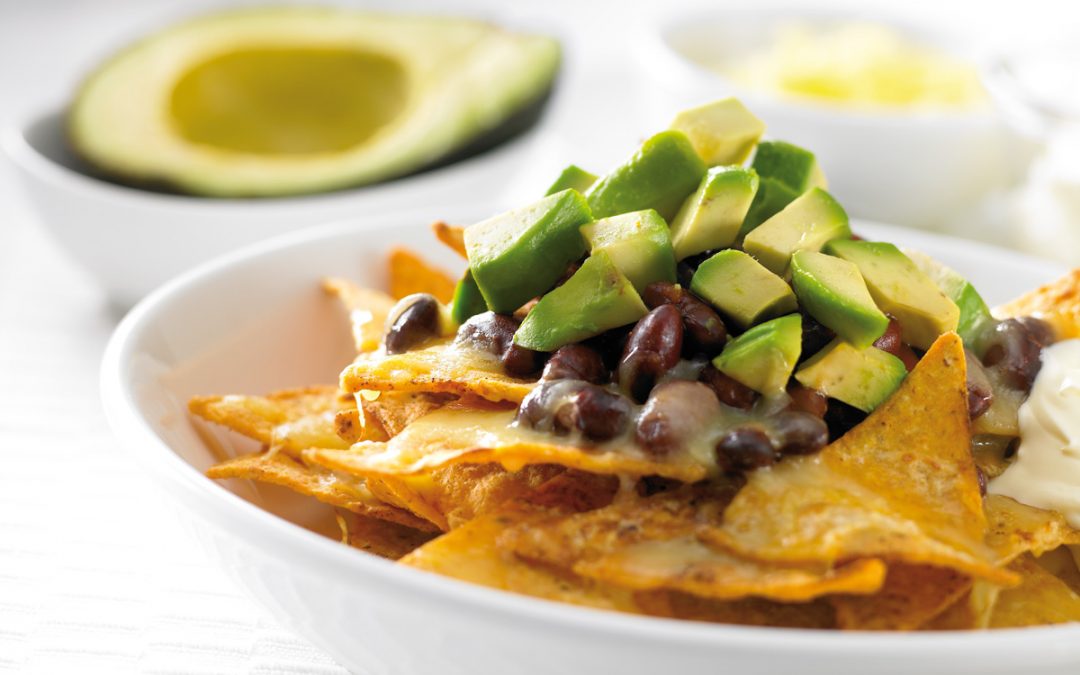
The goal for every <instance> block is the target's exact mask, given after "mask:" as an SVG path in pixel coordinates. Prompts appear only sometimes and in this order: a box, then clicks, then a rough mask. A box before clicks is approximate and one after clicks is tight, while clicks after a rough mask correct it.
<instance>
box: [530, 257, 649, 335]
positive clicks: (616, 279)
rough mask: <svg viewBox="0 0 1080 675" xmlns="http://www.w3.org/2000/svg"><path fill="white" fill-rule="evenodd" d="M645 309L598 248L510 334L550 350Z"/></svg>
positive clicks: (629, 319) (627, 320)
mask: <svg viewBox="0 0 1080 675" xmlns="http://www.w3.org/2000/svg"><path fill="white" fill-rule="evenodd" d="M646 313H648V310H647V309H646V308H645V303H643V302H642V301H641V297H640V296H638V294H637V291H635V290H634V286H633V284H631V283H630V280H629V279H627V278H626V276H625V275H624V274H623V273H622V272H620V271H619V268H618V267H616V266H615V263H613V262H612V261H611V258H610V257H609V256H608V254H607V253H605V252H604V251H598V252H597V253H595V254H593V255H591V256H589V258H588V259H587V260H586V261H585V262H584V263H583V264H582V265H581V268H580V269H578V271H577V272H574V275H573V276H572V277H570V278H569V279H567V280H566V283H564V284H563V285H562V286H559V287H558V288H556V289H554V290H552V291H551V292H550V293H547V294H546V295H544V297H542V298H540V302H538V303H536V306H534V307H533V308H532V310H531V311H530V312H529V314H528V316H526V317H525V320H524V321H523V322H521V325H520V326H519V327H518V329H517V332H516V333H514V342H516V343H517V344H519V345H521V346H522V347H527V348H528V349H535V350H537V351H541V352H552V351H555V350H556V349H558V348H559V347H562V346H563V345H568V344H570V343H573V342H580V341H581V340H584V339H586V338H590V337H593V336H594V335H599V334H600V333H603V332H604V331H607V330H611V329H612V328H618V327H619V326H625V325H626V324H628V323H634V322H635V321H637V320H638V319H640V318H641V317H643V316H645V314H646Z"/></svg>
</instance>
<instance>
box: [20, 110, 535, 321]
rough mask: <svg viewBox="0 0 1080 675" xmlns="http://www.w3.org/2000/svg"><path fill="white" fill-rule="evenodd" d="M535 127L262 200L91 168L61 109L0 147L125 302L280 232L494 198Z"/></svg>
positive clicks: (58, 234)
mask: <svg viewBox="0 0 1080 675" xmlns="http://www.w3.org/2000/svg"><path fill="white" fill-rule="evenodd" d="M541 134H542V132H541V131H540V129H539V128H534V129H532V130H530V131H528V132H526V133H524V134H523V135H521V136H518V137H516V138H514V139H512V140H510V141H508V142H506V143H503V144H501V145H499V146H497V147H495V148H493V149H491V150H489V151H487V152H484V153H482V154H479V155H476V156H474V157H471V158H468V159H465V160H463V161H460V162H455V163H453V164H450V165H448V166H445V167H442V168H438V169H433V170H430V171H426V172H423V173H419V174H415V175H412V176H408V177H405V178H400V179H397V180H393V181H388V182H386V183H382V184H378V185H372V186H368V187H360V188H355V189H351V190H343V191H340V192H333V193H327V194H321V195H311V196H304V197H288V198H267V199H211V198H203V197H193V196H185V195H176V194H164V193H158V192H152V191H147V190H141V189H136V188H131V187H127V186H124V185H119V184H115V183H111V182H107V181H105V180H101V179H99V178H96V177H93V176H91V175H88V173H87V172H85V169H84V164H83V163H82V162H81V161H80V160H79V159H78V158H77V157H75V156H74V155H73V154H72V152H71V150H70V149H69V148H68V145H67V143H66V133H65V130H64V123H63V116H62V115H61V114H58V113H49V114H43V115H40V116H38V117H36V118H33V119H31V120H30V121H28V122H27V123H26V124H24V125H23V126H21V127H12V128H9V129H7V130H5V131H4V132H3V134H2V136H0V148H2V150H3V151H4V153H6V154H7V156H8V157H9V159H10V160H11V162H12V164H13V165H14V168H15V170H16V175H17V176H18V178H19V179H20V181H21V183H22V185H23V188H24V190H25V192H26V194H27V196H28V197H29V201H30V203H31V204H32V205H33V206H34V208H35V209H36V210H37V213H38V216H39V220H40V221H41V223H42V224H43V225H45V227H47V228H48V229H49V230H50V231H51V232H52V234H53V237H54V238H55V240H56V241H57V242H58V243H59V244H60V246H61V247H62V248H63V249H64V250H65V251H66V252H67V253H68V255H69V256H70V257H71V258H72V259H73V260H75V261H76V262H77V263H78V264H80V265H81V266H82V267H83V268H85V269H86V270H87V271H89V272H90V274H91V275H92V276H93V277H95V278H96V279H97V280H98V281H99V282H100V283H101V285H102V286H103V287H104V289H105V291H106V293H107V294H108V296H109V298H110V299H111V301H112V302H113V304H115V305H116V306H117V307H119V308H121V309H126V308H128V307H130V306H131V305H132V304H134V303H135V302H136V301H137V300H138V299H139V298H141V297H143V296H144V295H146V294H147V293H148V292H149V291H150V290H152V289H153V288H155V287H156V286H158V285H159V284H161V283H162V282H163V281H165V280H166V279H169V278H170V277H173V276H175V275H176V274H178V273H179V272H182V271H183V270H186V269H188V268H190V267H192V266H193V265H195V264H197V263H200V262H203V261H206V260H209V259H211V258H213V257H215V256H217V255H220V254H222V253H224V252H226V251H230V250H233V249H235V248H238V247H240V246H243V245H245V244H250V243H253V242H257V241H259V240H262V239H266V238H268V237H272V236H274V235H277V234H281V233H283V232H288V231H290V230H295V229H297V228H301V227H307V226H311V225H316V224H319V223H325V222H328V221H332V220H340V219H343V218H355V219H357V222H361V223H362V222H364V219H367V218H369V217H372V216H377V215H380V214H385V213H389V212H399V211H402V210H411V211H413V212H415V213H416V214H417V216H418V217H420V218H434V217H436V216H437V215H438V213H439V212H440V210H442V209H444V208H446V207H448V206H452V205H454V204H460V203H465V202H470V201H475V200H476V199H477V198H482V199H485V200H487V199H498V198H499V197H500V194H499V193H498V189H497V188H493V187H492V186H499V185H503V184H504V183H505V182H506V181H507V180H508V179H509V178H510V177H512V176H513V175H514V174H515V173H516V172H517V171H518V170H519V169H520V168H521V167H523V166H527V165H528V164H529V157H530V156H531V154H532V152H533V150H534V148H535V147H536V145H537V139H538V137H539V136H540V135H541ZM493 189H495V190H496V193H495V194H494V195H493V194H492V191H493Z"/></svg>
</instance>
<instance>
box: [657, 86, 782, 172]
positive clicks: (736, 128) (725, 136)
mask: <svg viewBox="0 0 1080 675" xmlns="http://www.w3.org/2000/svg"><path fill="white" fill-rule="evenodd" d="M671 128H672V129H676V130H678V131H681V132H683V133H684V134H686V136H687V138H689V139H690V142H691V143H693V144H694V150H696V151H697V154H698V155H699V156H700V157H701V159H703V160H704V161H705V163H706V164H708V165H709V166H717V165H719V164H742V163H743V162H745V161H746V158H747V157H749V156H750V151H752V150H753V149H754V145H755V144H756V143H757V142H758V140H759V139H760V138H761V134H763V133H765V123H764V122H762V121H761V120H759V119H758V118H757V117H755V116H754V114H753V113H752V112H750V111H749V110H747V109H746V107H745V106H744V105H743V104H742V103H741V102H740V101H739V99H737V98H725V99H721V100H719V101H714V102H713V103H708V104H706V105H703V106H699V107H697V108H691V109H690V110H684V111H682V112H681V113H679V114H678V115H676V116H675V119H674V120H673V121H672V122H671Z"/></svg>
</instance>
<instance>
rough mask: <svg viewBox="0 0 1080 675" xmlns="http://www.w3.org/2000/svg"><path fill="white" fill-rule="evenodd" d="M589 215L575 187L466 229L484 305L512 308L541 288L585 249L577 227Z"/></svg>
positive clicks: (504, 310) (503, 309)
mask: <svg viewBox="0 0 1080 675" xmlns="http://www.w3.org/2000/svg"><path fill="white" fill-rule="evenodd" d="M590 220H592V215H591V214H590V213H589V205H588V204H587V203H586V202H585V198H584V197H582V196H581V194H580V193H578V192H576V191H575V190H563V191H562V192H557V193H555V194H553V195H551V196H549V197H544V198H543V199H541V200H540V201H538V202H535V203H533V204H530V205H529V206H523V207H521V208H517V209H514V210H512V211H507V212H506V213H502V214H500V215H497V216H494V217H492V218H489V219H487V220H485V221H483V222H480V223H476V224H475V225H470V226H469V227H467V228H465V252H466V254H467V257H468V259H469V270H470V271H471V272H472V277H473V279H474V280H475V281H476V285H477V286H478V287H479V288H480V292H481V294H483V296H484V301H485V302H486V303H487V306H488V308H489V309H491V310H492V311H495V312H502V313H507V312H513V311H514V310H515V309H517V308H518V307H521V306H522V305H523V304H525V303H526V302H528V301H529V300H531V299H533V298H535V297H536V296H538V295H540V294H541V293H544V292H546V291H547V290H548V289H550V288H551V287H552V286H554V285H555V282H556V281H558V280H559V278H561V277H562V276H563V274H565V273H566V268H567V266H568V265H569V264H570V263H572V262H574V261H575V260H578V259H579V258H581V256H583V255H584V254H585V240H584V239H583V238H582V237H581V232H580V231H579V230H578V228H579V227H581V226H582V225H584V224H585V223H587V222H589V221H590Z"/></svg>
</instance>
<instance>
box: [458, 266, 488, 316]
mask: <svg viewBox="0 0 1080 675" xmlns="http://www.w3.org/2000/svg"><path fill="white" fill-rule="evenodd" d="M486 311H488V306H487V303H486V302H484V296H483V294H482V293H480V287H479V286H477V285H476V281H475V280H474V279H473V278H472V272H470V271H469V270H465V276H463V277H461V280H460V281H458V283H457V286H456V287H454V301H453V304H451V306H450V317H451V318H452V319H453V320H454V321H456V322H457V323H459V324H462V323H465V322H466V321H468V320H469V319H471V318H472V317H474V316H476V315H477V314H483V313H484V312H486Z"/></svg>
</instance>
